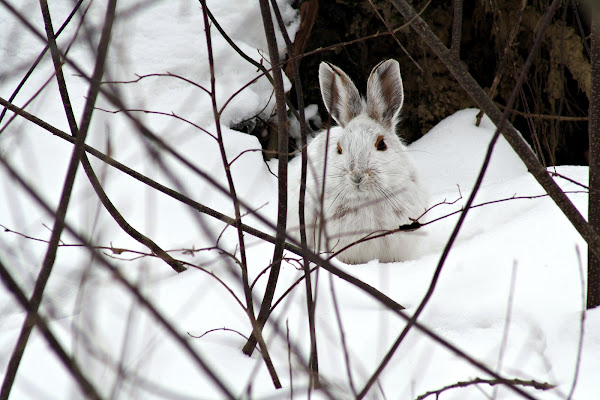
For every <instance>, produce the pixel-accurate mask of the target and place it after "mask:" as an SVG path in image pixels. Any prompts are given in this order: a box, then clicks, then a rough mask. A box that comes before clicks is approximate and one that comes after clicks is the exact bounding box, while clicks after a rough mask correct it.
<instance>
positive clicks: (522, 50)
mask: <svg viewBox="0 0 600 400" xmlns="http://www.w3.org/2000/svg"><path fill="white" fill-rule="evenodd" d="M411 3H412V6H413V7H414V8H415V10H416V11H417V12H419V11H421V10H423V12H422V13H421V17H422V18H423V19H424V20H425V21H426V22H427V23H428V24H429V25H430V26H431V27H432V29H433V30H434V32H435V33H436V34H437V35H438V37H439V38H440V39H441V40H442V42H444V43H445V44H446V45H447V46H448V47H450V42H451V35H452V23H453V2H452V1H439V0H432V1H431V2H429V3H428V2H427V1H421V0H418V1H417V0H415V1H412V2H411ZM522 3H523V2H522V0H498V1H496V0H485V1H484V0H465V1H464V10H463V22H462V29H461V42H460V59H461V61H462V62H463V63H464V64H465V65H466V66H467V67H468V70H469V72H470V73H471V74H472V75H473V77H474V78H475V79H476V80H477V81H478V82H479V84H480V85H481V86H482V87H483V88H484V89H486V90H489V88H490V87H491V86H492V82H493V81H494V77H495V76H496V75H497V73H498V68H499V66H500V65H501V63H502V61H504V65H505V67H504V68H503V70H502V73H501V74H499V77H500V78H501V79H500V80H499V85H498V87H497V90H496V94H495V95H494V96H493V100H494V101H495V102H496V104H498V105H499V106H500V107H502V105H503V104H505V102H506V100H507V98H508V96H509V93H510V91H511V90H512V87H513V85H514V82H515V81H516V77H517V76H518V74H519V72H520V69H521V66H522V64H523V62H524V59H525V58H526V57H527V54H528V53H529V49H530V48H531V46H532V44H533V40H534V33H533V32H534V30H535V27H536V24H537V23H538V21H539V20H540V19H541V16H542V15H543V13H544V12H545V10H546V9H547V8H548V6H549V3H550V2H549V1H548V0H539V1H535V0H534V1H528V2H527V5H526V6H525V7H524V8H522ZM296 6H297V7H299V8H300V7H301V8H303V10H302V11H303V20H302V25H303V27H302V29H301V30H300V31H299V33H298V34H297V36H296V43H295V45H296V48H297V51H299V52H300V53H304V54H309V55H306V56H305V57H303V58H302V59H301V66H300V71H301V81H302V87H303V91H304V101H305V104H315V103H316V104H319V107H320V108H319V110H320V112H321V116H322V117H323V118H324V120H326V118H327V114H326V112H325V109H324V107H323V105H322V101H321V97H320V93H319V85H318V73H317V71H318V65H319V63H320V62H321V61H329V62H331V63H333V64H335V65H338V66H340V67H341V68H342V69H343V70H344V71H346V73H348V75H350V77H351V78H352V79H353V80H354V81H355V83H356V85H357V87H358V88H359V90H361V92H362V93H364V90H365V84H366V78H367V77H368V75H369V73H370V71H371V69H372V68H373V66H375V65H376V64H377V63H379V62H380V61H381V60H384V59H388V58H395V59H396V60H398V61H399V63H400V66H401V71H402V77H403V80H404V91H405V102H404V108H403V114H402V116H403V120H402V123H401V125H400V127H399V132H401V135H402V136H403V137H404V138H405V139H406V140H407V141H408V142H411V141H414V140H416V139H418V138H419V137H421V136H422V135H424V134H426V133H427V132H428V131H429V130H430V129H431V128H432V127H433V126H434V125H435V124H436V123H438V122H439V121H440V120H442V119H444V118H445V117H447V116H449V115H451V114H453V113H454V112H455V111H457V110H460V109H463V108H467V107H475V106H476V105H475V104H474V102H473V101H472V100H471V99H470V98H469V97H468V95H467V94H466V93H465V92H464V91H463V89H462V88H461V87H460V85H459V84H458V83H456V81H455V80H454V78H453V77H452V76H451V75H450V73H449V72H448V71H447V70H446V67H445V66H444V65H443V64H442V63H441V62H440V61H439V60H438V59H437V58H436V56H435V55H434V54H433V53H432V52H431V51H430V50H429V48H428V47H427V45H426V44H425V43H424V42H422V41H421V40H420V38H419V36H418V34H417V33H415V32H414V31H413V30H412V29H411V28H409V27H404V28H402V29H400V30H399V31H398V32H397V33H396V34H395V36H396V39H397V40H398V41H399V42H400V43H401V44H402V46H403V47H404V48H405V50H406V51H404V50H402V49H401V48H400V46H399V45H398V43H397V42H396V40H395V39H394V38H393V37H392V36H391V35H389V34H387V32H388V30H387V28H386V26H385V25H384V24H383V22H382V21H381V19H380V18H379V17H378V15H377V13H376V12H375V11H374V8H375V9H376V10H377V12H378V13H379V15H381V17H382V18H383V19H384V20H385V21H386V23H387V25H388V26H389V27H390V28H392V29H395V28H397V27H400V26H402V25H403V24H405V23H406V21H405V20H404V19H403V18H402V16H401V15H400V13H399V12H398V11H397V10H395V9H394V7H393V5H392V4H391V3H389V2H388V1H386V0H372V4H371V3H370V2H369V1H368V0H364V1H345V0H320V1H317V0H303V1H298V2H297V4H296ZM519 15H520V17H519ZM311 16H314V17H315V19H314V24H312V26H310V18H311ZM513 26H517V31H516V35H515V36H514V40H512V42H510V43H509V37H510V31H511V30H512V29H513ZM589 31H590V22H589V17H588V15H586V9H585V7H584V6H582V5H581V4H578V2H577V1H574V0H565V1H564V2H563V3H562V4H561V6H559V8H558V10H557V12H556V14H555V15H554V18H553V20H552V24H551V26H550V27H549V28H548V31H547V33H546V36H545V38H544V41H543V44H542V47H541V50H540V51H539V54H537V58H536V62H535V63H534V65H533V67H532V68H531V70H530V72H529V75H528V77H527V80H526V82H525V84H524V85H523V89H522V91H521V94H520V97H519V99H518V101H517V103H516V105H515V109H516V110H517V111H518V113H513V114H511V122H512V123H513V124H514V125H515V126H516V127H517V129H519V130H520V131H521V133H522V134H523V136H524V137H525V138H526V139H527V141H528V142H529V143H530V144H531V145H532V147H533V149H534V150H535V151H536V154H538V157H539V158H540V160H541V161H542V162H543V163H544V164H545V165H565V164H575V165H586V164H587V149H588V128H587V119H586V117H587V113H588V106H589V101H588V96H589V90H590V79H591V78H590V76H591V75H590V62H589V50H588V49H589ZM378 32H379V33H380V34H382V35H380V36H377V37H375V38H370V39H369V38H367V37H368V36H371V35H374V34H377V33H378ZM361 38H362V40H361ZM349 41H357V42H355V43H352V44H348V45H339V44H340V43H344V42H349ZM301 42H305V43H306V44H305V48H304V49H303V50H302V49H301V47H302V44H301ZM335 45H338V46H335ZM331 46H334V48H333V49H326V50H319V49H325V48H329V47H331ZM299 47H300V48H299ZM311 52H313V53H312V54H311ZM409 55H410V57H409ZM411 57H412V59H413V60H411ZM417 65H418V66H417ZM288 75H289V76H291V73H290V69H288ZM295 85H296V82H294V87H295ZM289 95H290V99H291V100H292V102H293V103H295V102H296V101H295V97H296V96H295V91H294V89H292V92H291V93H290V94H289ZM559 116H560V117H567V120H559ZM263 135H264V133H263ZM264 143H267V141H266V140H264Z"/></svg>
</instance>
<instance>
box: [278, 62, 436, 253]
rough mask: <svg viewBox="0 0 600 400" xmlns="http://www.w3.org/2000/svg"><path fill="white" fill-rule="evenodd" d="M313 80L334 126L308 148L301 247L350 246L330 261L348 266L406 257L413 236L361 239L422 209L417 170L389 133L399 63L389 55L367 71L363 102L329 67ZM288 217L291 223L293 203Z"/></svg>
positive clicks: (397, 101)
mask: <svg viewBox="0 0 600 400" xmlns="http://www.w3.org/2000/svg"><path fill="white" fill-rule="evenodd" d="M320 81H321V91H322V94H323V99H324V101H325V104H326V105H327V108H328V110H329V111H330V113H331V115H332V117H333V118H334V119H335V120H336V121H337V122H338V123H339V124H340V125H341V126H340V127H334V128H332V129H330V130H328V131H324V132H322V133H320V134H319V135H318V136H317V137H316V138H315V139H314V140H313V141H312V142H311V143H310V144H309V146H308V161H309V163H308V177H307V192H306V202H305V216H306V233H307V242H308V245H309V247H311V248H313V249H314V250H317V251H328V252H334V253H335V252H338V251H340V250H342V249H344V248H346V247H347V246H349V247H348V248H347V249H345V250H343V251H342V252H341V253H339V254H338V255H337V258H339V259H340V260H341V261H343V262H346V263H351V264H358V263H364V262H367V261H369V260H373V259H379V260H380V261H382V262H392V261H402V260H406V259H408V258H410V257H411V255H412V253H413V251H414V250H415V247H416V245H417V242H418V240H417V238H418V233H415V232H396V233H393V234H389V235H386V236H383V237H379V238H376V239H370V240H365V239H368V237H370V236H376V235H378V234H381V233H384V232H386V231H390V230H394V229H397V228H398V227H399V226H401V225H405V224H410V223H411V222H412V220H411V218H413V219H414V218H417V217H418V216H419V215H421V214H422V213H423V211H424V210H425V207H426V196H425V192H424V190H423V189H422V187H421V185H420V184H419V178H418V174H417V172H416V170H415V168H414V166H413V164H412V162H411V160H410V158H409V155H408V153H407V150H406V147H405V146H404V144H403V143H402V142H401V141H400V139H399V138H398V137H397V136H396V134H395V125H396V119H397V117H398V113H399V111H400V108H401V106H402V99H403V97H402V96H403V95H402V81H401V79H400V72H399V68H398V64H397V62H395V61H393V60H390V61H386V62H385V63H382V64H380V65H378V66H377V67H375V68H374V69H373V72H372V73H371V76H370V77H369V81H368V86H367V101H366V102H365V101H363V100H362V99H361V98H360V95H359V94H358V91H357V90H356V87H355V86H354V84H353V83H352V82H351V81H350V79H349V78H348V77H347V76H346V74H344V73H343V72H342V71H341V70H339V69H338V68H336V67H333V66H331V65H328V64H322V65H321V68H320ZM325 160H327V161H325ZM323 188H324V191H323ZM292 199H294V197H293V198H292ZM292 202H295V200H292ZM294 214H296V215H294ZM289 218H290V222H291V226H292V227H293V226H294V225H296V227H297V223H296V224H294V221H297V206H296V205H295V204H293V203H292V204H291V207H290V215H289ZM295 236H297V234H296V235H295ZM361 240H362V242H360V243H357V244H353V243H355V242H358V241H361Z"/></svg>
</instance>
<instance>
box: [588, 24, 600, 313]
mask: <svg viewBox="0 0 600 400" xmlns="http://www.w3.org/2000/svg"><path fill="white" fill-rule="evenodd" d="M593 26H594V27H593V28H592V56H591V59H592V82H591V99H590V100H591V101H590V124H589V125H590V183H589V185H590V197H589V209H588V221H589V222H590V225H592V227H593V228H594V229H595V230H596V232H600V21H598V19H596V21H594V23H593ZM599 305H600V259H599V258H598V257H596V255H594V254H593V253H592V252H591V251H589V252H588V284H587V308H594V307H597V306H599Z"/></svg>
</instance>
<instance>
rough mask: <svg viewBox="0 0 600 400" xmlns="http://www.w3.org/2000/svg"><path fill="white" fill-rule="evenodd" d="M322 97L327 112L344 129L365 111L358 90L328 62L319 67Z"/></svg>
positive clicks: (343, 73)
mask: <svg viewBox="0 0 600 400" xmlns="http://www.w3.org/2000/svg"><path fill="white" fill-rule="evenodd" d="M319 84H320V86H321V96H323V102H324V103H325V107H327V111H329V114H331V117H332V118H333V119H334V120H336V122H337V123H338V124H339V125H340V126H342V127H344V126H346V124H347V123H348V122H350V120H351V119H352V118H354V117H356V116H358V115H359V114H360V113H362V111H363V103H362V99H361V98H360V93H358V89H357V88H356V86H355V85H354V83H353V82H352V80H351V79H350V78H349V77H348V75H346V73H345V72H344V71H342V70H341V69H339V68H338V67H336V66H334V65H331V64H329V63H326V62H322V63H321V65H320V66H319Z"/></svg>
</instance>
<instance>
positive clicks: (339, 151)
mask: <svg viewBox="0 0 600 400" xmlns="http://www.w3.org/2000/svg"><path fill="white" fill-rule="evenodd" d="M337 151H338V154H342V146H340V143H339V142H338V145H337Z"/></svg>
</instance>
